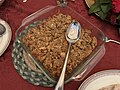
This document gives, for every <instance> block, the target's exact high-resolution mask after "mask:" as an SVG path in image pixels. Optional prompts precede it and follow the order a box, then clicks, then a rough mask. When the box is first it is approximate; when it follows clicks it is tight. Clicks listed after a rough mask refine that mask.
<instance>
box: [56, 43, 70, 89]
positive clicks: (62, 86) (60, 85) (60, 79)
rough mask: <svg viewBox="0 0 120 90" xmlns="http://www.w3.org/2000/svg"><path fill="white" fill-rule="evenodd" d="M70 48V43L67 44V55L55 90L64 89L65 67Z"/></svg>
mask: <svg viewBox="0 0 120 90" xmlns="http://www.w3.org/2000/svg"><path fill="white" fill-rule="evenodd" d="M70 47H71V43H69V46H68V51H67V55H66V58H65V62H64V66H63V69H62V72H61V75H60V78H59V80H58V83H57V85H56V87H55V90H63V89H64V78H65V71H66V67H67V61H68V56H69V53H70Z"/></svg>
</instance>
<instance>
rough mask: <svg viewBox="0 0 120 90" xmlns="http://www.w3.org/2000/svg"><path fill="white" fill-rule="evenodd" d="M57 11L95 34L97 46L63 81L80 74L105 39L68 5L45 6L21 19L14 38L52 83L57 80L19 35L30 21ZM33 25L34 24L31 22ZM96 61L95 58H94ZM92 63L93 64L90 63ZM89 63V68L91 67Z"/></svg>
mask: <svg viewBox="0 0 120 90" xmlns="http://www.w3.org/2000/svg"><path fill="white" fill-rule="evenodd" d="M58 11H60V12H61V13H63V14H66V15H70V16H71V17H72V18H74V19H75V20H77V21H78V22H79V23H80V24H81V27H82V28H87V29H90V30H92V31H93V32H92V35H93V36H95V37H96V38H97V46H96V48H95V49H94V50H93V51H92V53H91V54H90V55H89V56H88V57H87V58H85V60H83V61H82V62H81V63H80V64H79V65H78V66H77V67H76V68H75V69H73V71H72V72H71V73H70V74H68V75H67V76H66V78H65V83H67V82H69V81H70V80H72V78H73V77H74V76H76V75H78V74H81V73H82V72H83V70H85V68H86V67H87V66H89V64H90V63H91V62H92V60H93V58H95V57H96V56H97V54H98V53H99V52H100V49H101V48H102V47H103V45H104V43H105V42H104V40H105V35H104V33H103V32H102V31H101V30H100V29H98V28H97V27H96V26H94V25H93V24H92V23H90V22H89V21H88V20H87V19H85V18H84V17H82V16H81V15H80V14H79V13H77V12H76V11H74V10H73V9H72V8H70V7H69V6H66V7H60V6H52V5H49V6H46V7H44V8H42V9H40V10H38V11H36V12H35V13H33V14H31V15H29V16H28V17H26V18H25V19H24V20H23V21H22V24H21V26H20V27H19V28H18V29H17V31H16V40H18V42H19V43H20V44H21V45H22V47H23V49H24V51H25V52H26V53H27V54H28V56H29V57H30V58H31V59H32V60H33V61H34V63H35V64H36V65H37V67H38V68H39V69H40V70H41V71H42V72H43V73H44V74H45V75H46V77H47V78H48V79H49V80H51V81H52V82H53V83H56V82H57V80H56V79H55V78H54V77H53V76H51V75H50V73H49V72H48V70H47V69H46V68H45V67H44V66H43V65H42V64H41V63H40V62H39V61H38V60H36V59H35V58H34V57H33V56H32V55H31V53H30V52H29V50H28V49H27V48H26V47H25V46H24V44H23V42H22V40H21V37H22V36H24V34H25V33H26V32H27V31H26V29H27V28H28V27H29V26H30V25H31V24H32V23H37V22H39V21H42V20H44V19H46V18H48V17H49V16H52V15H54V14H56V13H57V12H58ZM32 25H34V24H32ZM96 62H97V59H96ZM92 64H93V65H94V64H95V61H94V63H92ZM93 65H91V68H90V67H89V68H90V70H91V69H92V68H93V67H92V66H93Z"/></svg>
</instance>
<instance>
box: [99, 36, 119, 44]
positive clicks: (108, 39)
mask: <svg viewBox="0 0 120 90" xmlns="http://www.w3.org/2000/svg"><path fill="white" fill-rule="evenodd" d="M98 38H99V39H101V40H103V41H104V42H105V43H107V42H113V43H116V44H120V42H119V41H117V40H113V39H111V38H109V37H107V36H105V38H103V37H102V35H101V34H98Z"/></svg>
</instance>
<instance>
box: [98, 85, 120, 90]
mask: <svg viewBox="0 0 120 90" xmlns="http://www.w3.org/2000/svg"><path fill="white" fill-rule="evenodd" d="M99 90H120V84H113V85H109V86H106V87H103V88H101V89H99Z"/></svg>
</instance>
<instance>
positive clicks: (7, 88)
mask: <svg viewBox="0 0 120 90" xmlns="http://www.w3.org/2000/svg"><path fill="white" fill-rule="evenodd" d="M68 2H69V3H68V5H69V6H70V7H72V8H73V9H75V10H76V11H77V12H78V13H80V14H81V15H82V16H84V17H85V18H87V19H88V20H89V21H90V22H92V23H93V24H94V25H96V26H97V27H98V28H100V29H101V30H102V31H103V32H104V33H105V34H106V35H107V36H108V37H110V38H112V39H116V40H120V36H119V35H118V33H117V29H116V28H115V27H114V26H112V25H111V24H109V23H108V22H103V21H102V20H100V18H99V17H97V16H95V15H94V16H89V15H88V7H87V6H86V4H85V1H84V0H76V1H75V2H74V3H73V2H71V1H70V0H68ZM47 5H56V0H28V1H27V2H26V3H23V2H22V0H6V1H5V2H4V3H3V5H2V6H0V18H1V19H3V20H5V21H6V22H8V24H9V25H10V27H11V29H12V40H11V43H10V45H9V47H8V49H7V50H6V51H5V53H4V54H3V55H2V56H1V57H0V90H54V88H48V87H42V86H36V85H33V84H31V83H28V82H27V81H26V80H24V79H23V78H22V77H21V76H20V75H19V74H18V73H17V72H16V70H15V68H14V65H13V60H12V50H13V43H14V42H15V31H16V29H17V28H18V27H19V26H20V25H21V22H22V20H23V19H24V18H25V17H26V16H28V15H30V14H32V13H33V12H35V11H37V10H39V9H41V8H43V7H45V6H47ZM105 48H106V53H105V55H104V57H103V58H102V59H101V61H100V62H99V63H98V64H97V65H96V66H95V67H94V69H93V70H92V71H91V72H90V73H89V74H88V76H90V75H92V74H93V73H95V72H98V71H101V70H106V69H120V64H119V63H120V54H119V53H120V45H117V44H114V43H111V42H110V43H106V44H105ZM24 66H25V65H24ZM23 68H24V67H23ZM33 74H34V73H33ZM88 76H87V77H88ZM87 77H86V78H87ZM82 82H83V81H81V82H75V81H71V82H69V83H68V84H66V85H65V90H77V89H78V87H79V85H80V84H81V83H82ZM49 84H51V83H49Z"/></svg>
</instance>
